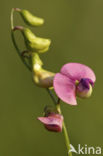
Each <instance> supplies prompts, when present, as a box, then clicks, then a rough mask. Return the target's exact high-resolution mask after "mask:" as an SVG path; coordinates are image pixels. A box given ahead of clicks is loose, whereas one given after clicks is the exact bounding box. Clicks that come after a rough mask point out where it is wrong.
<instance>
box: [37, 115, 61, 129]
mask: <svg viewBox="0 0 103 156" xmlns="http://www.w3.org/2000/svg"><path fill="white" fill-rule="evenodd" d="M38 120H40V121H41V122H42V123H43V124H44V126H45V128H46V129H47V130H49V131H54V132H61V131H62V122H63V116H62V115H60V114H56V113H50V114H49V115H48V116H47V117H38Z"/></svg>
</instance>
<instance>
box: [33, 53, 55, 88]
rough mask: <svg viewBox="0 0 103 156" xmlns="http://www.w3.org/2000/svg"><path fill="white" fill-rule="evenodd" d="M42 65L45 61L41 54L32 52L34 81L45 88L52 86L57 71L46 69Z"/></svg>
mask: <svg viewBox="0 0 103 156" xmlns="http://www.w3.org/2000/svg"><path fill="white" fill-rule="evenodd" d="M42 65H43V63H42V61H41V60H40V58H39V55H38V54H37V53H32V68H33V69H32V74H33V81H34V83H35V84H36V85H38V86H39V87H43V88H49V87H52V86H53V78H54V75H55V73H52V72H49V71H47V70H44V69H43V68H42Z"/></svg>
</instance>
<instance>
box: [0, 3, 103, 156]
mask: <svg viewBox="0 0 103 156" xmlns="http://www.w3.org/2000/svg"><path fill="white" fill-rule="evenodd" d="M12 7H19V8H24V9H28V10H29V11H31V12H32V13H34V14H35V15H38V16H40V17H43V18H44V19H45V24H44V26H43V27H40V28H34V29H32V30H33V31H34V32H35V33H36V34H37V35H38V36H42V37H48V38H51V39H52V46H51V49H50V51H49V52H48V53H45V54H44V55H42V56H41V58H42V60H43V61H44V63H45V67H46V68H47V69H49V70H51V71H54V72H58V71H59V70H60V68H61V66H62V65H63V64H65V63H67V62H80V63H83V64H86V65H88V66H90V67H91V68H92V69H93V70H94V72H95V73H96V76H97V82H96V84H95V88H94V91H93V95H92V97H91V98H90V99H87V100H80V99H78V106H76V107H72V106H69V105H67V104H64V103H61V107H62V110H63V113H64V116H65V121H66V125H67V128H68V132H69V135H70V140H71V143H72V144H73V145H74V147H75V148H77V145H78V144H81V145H85V144H87V145H88V146H94V147H96V146H101V147H102V146H103V93H102V92H103V88H102V87H103V85H102V84H103V82H102V80H103V71H102V68H103V0H51V1H50V0H29V1H25V0H22V1H21V0H9V1H6V0H2V1H1V3H0V54H1V55H0V64H1V65H0V71H1V72H0V73H1V74H0V155H1V156H41V155H45V156H66V154H67V153H66V152H67V151H66V147H65V144H64V138H63V135H62V134H61V133H58V134H57V133H50V132H48V131H46V130H45V129H44V127H43V125H42V124H41V123H40V122H39V121H37V119H36V118H37V117H38V116H41V115H42V111H43V108H44V106H45V105H47V104H52V101H51V99H50V97H49V96H48V94H47V92H46V91H45V89H40V88H37V87H36V86H35V85H34V84H33V82H32V77H31V73H30V72H29V71H28V70H27V69H26V68H25V66H24V65H23V63H22V62H21V60H20V59H19V57H18V55H17V53H16V51H15V49H14V47H13V45H12V42H11V37H10V11H11V8H12ZM15 19H16V20H15V25H20V24H21V25H24V23H23V22H22V20H21V17H20V16H19V15H18V14H15ZM18 41H19V45H20V47H21V48H23V41H22V38H21V36H18ZM73 155H75V154H73Z"/></svg>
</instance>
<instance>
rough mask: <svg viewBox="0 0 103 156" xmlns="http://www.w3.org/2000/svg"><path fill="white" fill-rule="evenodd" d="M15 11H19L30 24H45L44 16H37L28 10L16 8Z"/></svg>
mask: <svg viewBox="0 0 103 156" xmlns="http://www.w3.org/2000/svg"><path fill="white" fill-rule="evenodd" d="M15 11H18V12H19V13H20V15H21V17H22V18H23V20H24V22H25V23H26V24H28V25H30V26H41V25H43V24H44V19H43V18H40V17H36V16H34V15H32V14H31V13H30V12H29V11H27V10H24V9H19V8H15Z"/></svg>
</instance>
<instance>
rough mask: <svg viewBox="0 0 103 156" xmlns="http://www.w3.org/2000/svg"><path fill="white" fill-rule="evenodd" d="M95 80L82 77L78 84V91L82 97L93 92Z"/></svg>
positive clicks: (88, 95) (87, 96) (86, 96)
mask: <svg viewBox="0 0 103 156" xmlns="http://www.w3.org/2000/svg"><path fill="white" fill-rule="evenodd" d="M92 86H93V82H92V81H91V80H90V79H81V80H80V82H79V83H78V85H77V88H76V93H77V96H78V97H80V98H89V97H90V96H91V94H92V90H93V89H92Z"/></svg>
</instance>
